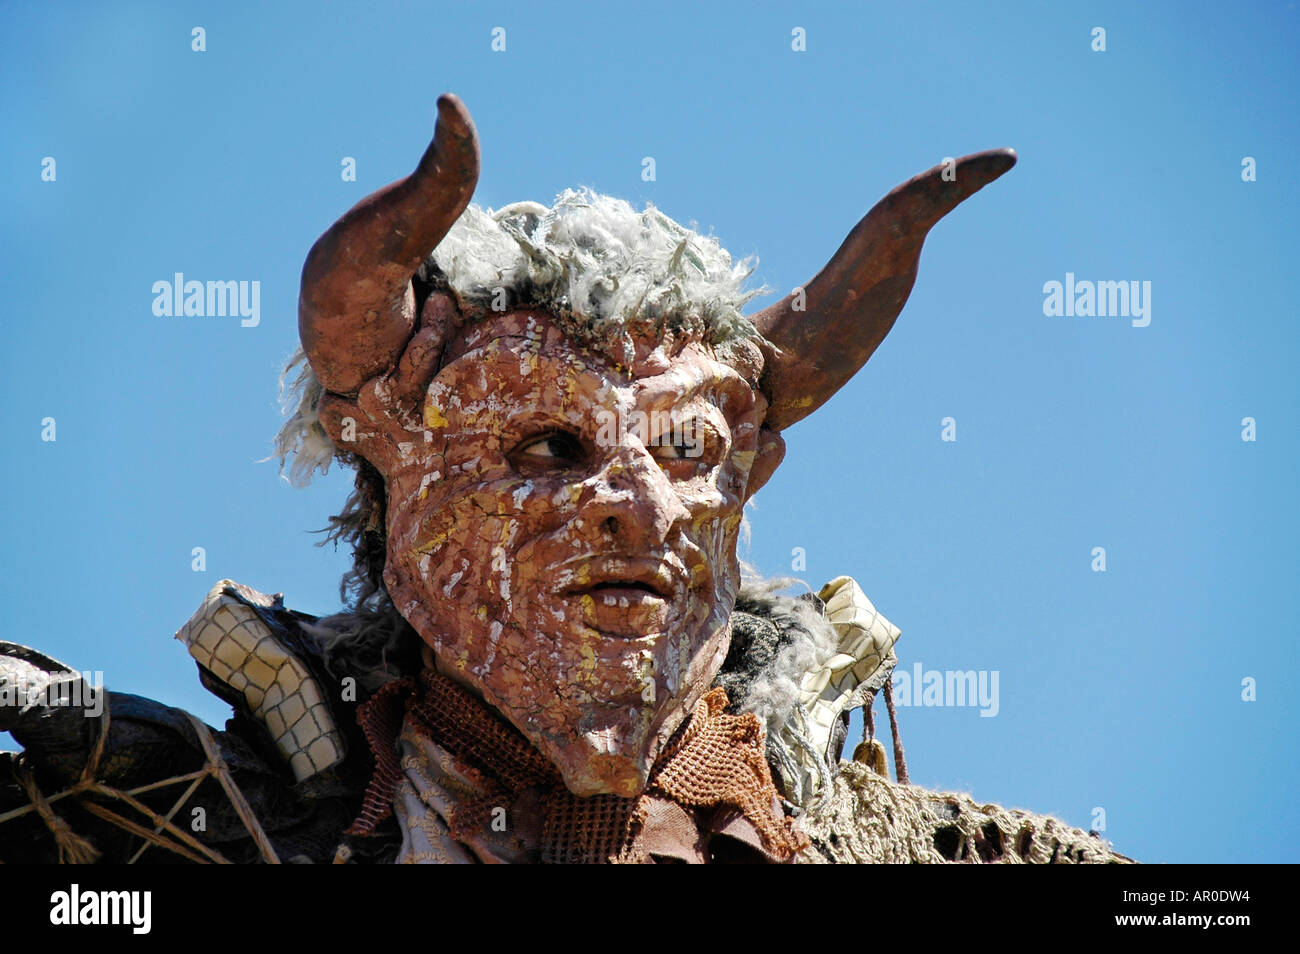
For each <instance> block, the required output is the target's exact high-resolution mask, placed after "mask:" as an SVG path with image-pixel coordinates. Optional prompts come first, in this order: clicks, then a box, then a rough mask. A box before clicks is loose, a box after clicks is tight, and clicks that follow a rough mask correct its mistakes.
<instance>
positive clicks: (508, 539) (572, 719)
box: [385, 311, 763, 796]
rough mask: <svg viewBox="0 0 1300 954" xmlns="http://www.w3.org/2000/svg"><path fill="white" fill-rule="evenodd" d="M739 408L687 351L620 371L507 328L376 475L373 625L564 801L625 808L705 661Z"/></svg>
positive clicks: (726, 605)
mask: <svg viewBox="0 0 1300 954" xmlns="http://www.w3.org/2000/svg"><path fill="white" fill-rule="evenodd" d="M756 400H757V401H761V400H762V399H761V398H757V399H756V398H755V394H754V391H753V389H752V388H751V386H750V385H749V384H748V383H747V382H746V381H745V380H744V378H742V377H741V375H739V374H738V373H737V372H736V371H734V370H733V369H732V368H731V367H729V366H728V365H726V364H723V363H721V362H719V361H718V360H716V359H715V358H714V357H713V356H712V352H711V350H710V349H709V348H708V347H707V346H704V345H701V344H698V343H687V344H684V345H681V346H679V347H677V348H675V349H674V347H673V345H672V344H671V343H667V344H658V343H655V342H650V341H642V342H639V343H638V344H637V347H636V353H635V358H634V360H633V361H632V364H631V367H630V368H626V367H620V366H619V364H618V363H617V362H616V361H614V360H613V359H611V358H608V357H606V356H602V355H600V354H597V353H595V352H594V351H592V350H588V349H585V348H582V347H580V346H577V345H575V344H574V343H573V342H572V341H570V340H569V339H568V338H567V337H566V336H565V334H564V333H563V332H562V331H561V330H560V329H559V328H558V327H557V326H556V325H555V324H554V323H553V322H552V320H551V319H549V318H548V317H547V316H546V315H544V314H542V313H538V312H524V311H517V312H510V313H507V314H504V315H500V316H494V317H492V318H490V319H487V320H485V321H484V322H482V323H479V324H477V325H475V326H473V327H472V328H471V329H469V330H468V331H467V332H466V333H465V334H464V335H463V337H461V338H460V339H459V340H458V341H456V342H455V343H453V344H452V345H451V346H450V347H449V349H448V352H447V354H446V355H445V356H444V366H443V368H442V370H441V371H439V373H438V374H437V376H436V377H435V378H434V380H433V382H432V384H431V385H430V386H429V388H428V391H427V394H426V396H425V399H424V405H423V418H424V420H423V424H424V427H423V432H422V437H423V441H424V443H423V446H420V444H419V442H418V441H417V442H416V443H415V444H407V445H404V446H403V447H402V448H400V450H401V455H400V457H399V458H398V459H395V460H394V461H393V462H392V465H391V466H389V467H387V468H385V470H386V473H385V477H386V485H387V491H388V511H387V513H388V528H387V529H388V564H387V569H386V571H385V581H386V583H387V585H388V589H389V593H390V595H391V596H392V598H393V600H394V603H395V604H396V605H397V607H398V609H399V610H400V611H401V612H402V613H403V615H404V616H405V617H406V618H407V619H408V620H409V621H410V623H411V624H412V625H413V626H414V627H415V629H416V630H417V631H418V632H419V634H420V635H421V637H422V638H423V639H424V640H425V642H427V643H428V644H429V645H430V646H431V647H432V649H433V651H434V653H435V655H436V657H437V660H438V665H439V668H440V670H441V671H443V672H445V673H446V674H447V675H449V676H451V677H452V678H455V679H458V680H460V681H462V682H463V683H465V684H466V685H468V686H470V687H471V688H473V689H474V690H475V691H477V692H478V693H479V694H481V695H482V696H483V698H484V699H485V700H486V701H487V702H488V703H489V704H491V705H492V706H493V707H495V708H496V709H497V710H499V711H500V712H501V713H502V714H503V715H505V717H506V718H508V719H509V720H510V721H511V722H512V723H513V724H514V725H515V726H516V727H518V728H519V729H520V730H521V731H522V732H523V733H524V734H525V735H526V736H527V737H528V738H529V739H530V740H531V741H532V742H533V743H534V744H535V745H536V746H537V747H538V749H539V750H540V751H541V752H542V753H543V754H545V755H546V756H547V757H548V758H550V760H551V761H552V762H553V763H555V765H556V766H557V767H558V768H559V770H560V772H561V773H562V775H563V777H564V780H565V782H566V784H567V786H568V787H569V789H570V790H571V791H573V792H575V793H576V794H579V795H594V794H598V793H604V792H608V793H615V794H619V795H624V796H627V795H632V794H635V793H637V792H639V791H641V789H642V788H644V786H645V783H646V779H647V776H648V773H649V771H650V767H651V765H652V764H653V762H654V759H655V757H656V756H657V754H658V752H659V751H660V750H661V748H662V747H663V744H664V743H665V742H666V741H667V740H668V738H669V736H670V735H671V734H672V732H673V730H674V729H676V727H677V725H678V724H679V723H680V721H681V719H682V718H683V717H684V715H685V714H686V713H687V712H689V711H690V708H691V706H692V705H693V704H694V703H695V701H696V700H697V699H698V698H699V697H700V696H701V695H702V694H703V693H704V692H705V691H706V690H707V688H708V686H709V684H710V683H711V682H712V680H713V678H714V676H715V674H716V672H717V670H718V667H719V666H720V665H721V663H722V660H723V658H724V656H725V655H726V651H727V646H728V641H729V636H730V632H729V629H728V626H727V620H728V617H729V615H730V612H731V608H732V606H733V604H734V601H735V595H736V590H737V587H738V585H739V567H738V564H737V560H736V537H737V533H738V530H739V526H740V522H741V515H742V514H741V509H742V505H743V501H744V498H745V488H746V484H747V482H748V479H749V472H750V468H751V466H752V464H753V461H754V456H755V450H756V442H757V440H758V429H759V428H758V425H759V419H760V414H761V412H762V410H763V409H762V408H761V407H758V406H756Z"/></svg>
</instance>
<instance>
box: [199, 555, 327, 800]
mask: <svg viewBox="0 0 1300 954" xmlns="http://www.w3.org/2000/svg"><path fill="white" fill-rule="evenodd" d="M280 608H281V607H280V605H279V600H278V599H276V598H274V597H271V596H267V595H266V594H265V593H259V592H258V591H257V590H254V589H250V588H249V587H246V586H241V585H240V584H238V583H235V582H234V581H232V580H221V581H220V582H219V583H217V584H216V585H215V586H214V587H212V589H211V590H209V591H208V595H207V596H206V597H205V598H204V600H203V604H202V605H201V606H200V607H199V608H198V611H197V612H196V613H195V614H194V615H193V616H192V617H191V618H190V621H189V622H188V623H186V624H185V625H184V626H182V627H181V628H180V629H179V630H178V631H177V633H176V638H177V639H179V640H180V641H181V642H182V643H184V644H185V647H186V648H187V649H188V650H189V652H190V655H191V656H193V657H194V659H195V661H196V662H197V663H198V664H199V666H201V667H202V668H203V669H204V670H206V671H207V672H208V673H210V674H211V675H212V676H213V677H214V678H215V679H216V680H217V681H219V682H220V683H222V684H223V685H225V686H228V687H230V688H231V689H232V690H234V692H235V693H237V694H238V695H239V696H241V697H242V698H243V700H244V702H245V703H246V705H247V707H248V711H249V713H250V714H251V715H252V716H253V717H254V718H256V719H257V720H258V721H260V722H261V723H262V724H263V725H264V726H266V729H267V731H268V732H269V733H270V734H271V737H272V739H274V740H275V744H276V746H277V747H278V748H279V750H280V753H281V754H282V755H283V756H284V758H285V761H287V762H288V763H289V767H290V768H291V769H292V771H293V775H294V778H295V779H297V780H298V781H299V782H302V781H304V780H306V779H308V778H311V777H312V776H314V775H318V774H320V773H321V772H323V771H325V770H326V769H328V768H330V767H331V766H334V765H337V764H338V763H339V762H341V761H342V760H343V757H344V755H345V745H344V740H343V734H342V732H340V731H339V728H338V725H337V723H336V722H335V719H334V715H333V713H332V712H331V710H330V706H329V704H328V703H327V702H326V695H325V692H324V689H323V686H322V685H321V683H320V681H319V680H318V679H317V678H316V677H315V676H313V674H312V671H311V669H310V667H309V666H308V665H307V663H306V662H305V661H304V659H303V658H301V654H300V653H296V652H294V650H293V648H292V647H291V646H290V645H288V642H289V640H288V639H287V633H285V632H283V631H277V627H274V626H273V625H271V622H270V620H269V619H268V614H269V613H270V612H271V611H273V610H276V609H280Z"/></svg>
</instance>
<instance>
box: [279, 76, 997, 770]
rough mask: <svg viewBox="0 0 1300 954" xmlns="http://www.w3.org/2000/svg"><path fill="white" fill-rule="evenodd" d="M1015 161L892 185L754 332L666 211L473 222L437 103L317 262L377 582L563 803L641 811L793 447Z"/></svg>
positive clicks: (458, 113) (331, 358)
mask: <svg viewBox="0 0 1300 954" xmlns="http://www.w3.org/2000/svg"><path fill="white" fill-rule="evenodd" d="M1014 162H1015V155H1014V153H1012V152H1011V151H1010V150H1000V151H993V152H985V153H979V154H976V155H973V156H968V157H966V158H964V159H961V160H959V161H958V162H956V163H955V165H950V166H949V167H947V168H946V169H945V167H942V166H941V167H936V168H934V169H932V170H930V171H929V172H927V173H924V174H922V175H920V176H918V177H916V178H914V179H912V180H911V181H910V182H908V183H906V184H904V185H902V186H900V187H898V188H897V189H895V190H894V191H893V192H891V193H890V194H889V195H888V196H886V197H885V198H884V199H883V200H882V201H881V202H880V203H878V204H877V205H876V206H875V208H873V209H872V210H871V211H870V212H869V213H868V214H867V216H866V217H865V218H864V219H862V221H861V222H860V223H859V224H858V225H857V227H856V228H854V230H853V231H852V232H851V233H850V235H849V237H848V238H847V239H846V240H845V242H844V244H843V245H842V246H841V247H840V249H839V251H838V252H836V254H835V256H834V257H833V258H832V259H831V261H830V263H829V264H828V265H827V266H826V267H825V268H824V269H823V270H822V271H821V272H820V273H819V274H818V275H817V277H816V278H814V279H813V280H812V281H810V282H809V283H807V285H806V286H805V287H804V288H803V289H801V290H798V291H797V293H796V294H794V295H791V296H788V297H786V298H784V299H782V300H781V301H779V302H777V303H776V304H774V305H772V306H771V307H769V308H767V309H765V310H763V311H761V312H759V313H758V314H756V315H754V316H752V317H751V318H749V319H745V318H743V317H742V316H741V314H740V310H739V309H740V306H741V305H743V304H744V303H745V302H746V301H747V300H748V298H749V297H751V295H752V294H753V293H752V292H744V291H742V290H741V282H742V280H743V279H744V278H745V277H746V276H747V274H748V270H747V269H746V268H745V267H744V264H743V263H742V264H741V265H732V263H731V260H730V257H729V256H727V254H726V253H725V252H724V251H722V250H721V249H720V248H719V247H718V246H717V243H716V242H714V241H712V240H709V239H704V238H702V237H701V236H698V235H696V234H695V233H694V232H691V231H690V230H688V229H684V228H683V227H681V226H679V225H677V224H676V223H674V222H672V221H671V220H670V219H668V218H667V217H665V216H663V215H662V214H660V213H658V212H657V211H656V210H654V209H647V210H646V211H645V212H644V213H635V212H633V211H632V210H631V209H630V207H629V206H627V205H626V204H625V203H620V202H617V201H616V200H611V199H607V198H605V197H601V196H596V195H593V194H590V193H585V192H570V193H565V194H564V195H562V196H561V197H560V198H559V199H558V200H557V202H556V204H555V206H554V207H553V208H550V209H547V208H545V207H543V206H540V205H537V204H535V203H520V204H517V205H514V206H509V207H507V208H506V209H503V210H501V211H499V212H497V213H495V214H490V213H486V212H483V211H481V210H479V209H477V208H473V207H468V206H469V201H470V197H471V195H472V193H473V191H474V187H475V184H476V182H477V179H478V171H479V146H478V139H477V135H476V133H475V130H474V126H473V123H472V122H471V120H470V117H469V114H468V112H467V111H466V109H465V107H464V106H463V105H462V104H461V103H460V101H459V100H458V99H457V98H456V97H454V96H450V95H446V96H443V97H442V98H440V99H439V101H438V124H437V129H436V132H435V135H434V139H433V142H432V144H431V145H430V146H429V149H428V150H427V151H426V152H425V154H424V156H423V158H422V159H421V160H420V163H419V166H418V167H417V168H416V170H415V172H414V173H412V174H411V175H410V176H409V177H407V178H405V179H402V180H401V181H399V182H396V183H393V184H392V185H390V186H388V187H386V188H384V189H381V190H379V191H378V192H376V193H374V194H372V195H370V196H368V197H367V198H365V199H363V200H362V201H361V202H360V203H358V204H357V205H356V206H355V207H354V208H352V209H351V210H350V211H349V212H347V213H346V214H345V215H344V216H343V218H341V219H340V220H339V221H338V222H337V223H336V224H335V225H334V226H333V227H332V228H330V229H329V231H328V232H326V233H325V235H324V236H322V237H321V239H320V240H319V241H318V242H317V243H316V244H315V246H314V247H313V248H312V250H311V253H310V254H309V256H308V258H307V262H306V265H305V266H304V268H303V278H302V295H301V299H300V305H299V328H300V332H301V336H302V344H303V349H304V351H305V353H306V355H307V358H308V359H309V361H310V366H311V369H312V371H313V372H314V375H315V378H316V380H317V381H318V382H319V389H318V390H317V391H316V398H315V407H314V412H315V413H316V414H317V415H318V417H319V422H320V425H321V426H322V427H323V428H324V430H325V432H326V433H327V434H328V436H329V438H330V439H331V440H332V441H333V443H334V445H335V446H336V447H337V448H340V449H346V450H348V451H350V452H352V453H355V454H357V455H359V456H361V457H363V458H364V459H365V460H367V461H368V462H369V463H370V464H371V465H373V466H374V467H375V468H376V469H377V470H378V472H379V473H380V474H381V475H382V477H383V480H384V485H385V490H386V495H387V509H386V517H385V519H386V527H385V531H386V541H387V559H386V566H385V572H384V581H385V584H386V586H387V588H388V592H389V595H390V596H391V598H392V600H393V602H394V604H395V606H396V607H397V609H398V610H399V611H400V612H401V614H402V615H403V616H404V617H405V618H406V619H407V621H409V622H410V624H411V625H412V626H413V627H414V629H415V630H416V632H417V633H418V634H419V635H420V637H421V638H422V639H423V641H424V642H425V643H426V644H427V646H428V647H429V651H430V653H429V655H430V664H431V665H434V666H436V667H437V669H438V670H439V671H440V672H442V673H443V674H445V675H447V676H449V677H451V678H453V679H456V680H458V681H459V682H461V683H462V684H463V685H465V686H466V687H468V688H470V689H471V690H473V691H474V692H475V693H477V694H478V695H480V696H481V697H482V698H483V699H484V700H485V701H487V702H488V703H489V704H490V705H491V706H493V707H494V708H495V709H496V710H497V711H499V712H500V713H501V714H502V715H503V716H504V717H505V718H506V719H508V720H509V721H510V722H511V723H512V724H513V725H514V726H516V727H517V728H518V729H519V730H520V731H521V732H522V733H523V734H524V735H525V736H526V737H527V738H528V739H529V740H530V741H531V742H532V743H533V744H534V745H535V746H536V747H537V749H538V750H540V751H541V752H542V753H543V754H544V755H545V756H546V757H547V758H548V759H550V761H551V762H553V763H554V764H555V765H556V767H557V768H558V769H559V771H560V772H561V774H562V776H563V779H564V782H565V784H566V786H567V787H568V788H569V790H570V791H572V792H573V793H575V794H577V795H594V794H598V793H612V794H617V795H621V796H630V795H634V794H636V793H637V792H639V791H641V790H642V788H644V786H645V784H646V780H647V777H648V775H649V773H650V770H651V767H652V765H653V764H654V761H655V759H656V757H657V755H658V754H659V752H660V751H661V750H662V748H663V746H664V744H665V743H666V741H667V740H668V739H669V737H670V736H671V734H672V733H673V731H674V730H675V729H676V728H677V726H678V724H679V723H680V722H681V721H682V719H683V718H684V717H685V716H686V714H687V713H689V712H690V711H691V707H692V706H693V705H694V704H695V703H696V701H698V700H699V699H700V697H701V696H702V695H703V694H704V693H705V692H706V691H707V690H708V688H709V686H710V684H711V683H712V681H713V680H714V678H715V676H716V675H717V672H718V669H719V667H720V666H721V664H722V661H723V659H724V657H725V655H726V652H727V648H728V642H729V636H730V631H729V629H728V618H729V616H730V614H731V610H732V606H733V604H734V602H735V597H736V593H737V590H738V588H739V583H740V570H739V564H738V562H737V557H736V540H737V535H738V532H739V528H740V524H741V517H742V508H743V506H744V503H745V501H746V500H747V499H748V498H749V497H750V496H752V495H753V494H754V493H755V491H757V490H758V489H759V488H760V487H761V486H762V485H763V484H764V483H765V482H766V481H767V479H768V478H769V477H770V476H771V475H772V472H773V471H774V470H775V468H776V467H777V465H778V464H779V463H780V461H781V458H782V454H783V452H784V443H783V441H782V438H781V432H782V431H783V430H784V429H785V428H787V427H790V426H791V425H792V424H794V423H796V422H797V421H799V420H801V419H802V418H804V417H806V416H807V415H808V414H811V413H812V412H813V411H815V410H816V409H817V408H818V407H820V406H821V405H822V404H824V403H825V402H826V401H827V400H828V399H829V398H830V397H831V395H833V394H834V393H835V392H836V390H838V389H839V388H840V387H841V386H842V385H843V384H844V383H845V382H847V381H848V379H849V378H850V377H851V376H852V375H853V374H854V373H856V372H857V371H858V369H859V368H861V367H862V366H863V364H865V363H866V361H867V359H868V358H869V357H870V356H871V354H872V352H873V351H874V350H875V349H876V347H877V346H878V345H879V344H880V342H881V340H882V339H883V338H884V336H885V334H886V333H887V332H888V331H889V329H890V327H891V326H892V325H893V323H894V320H895V318H896V317H897V316H898V313H899V312H900V310H901V309H902V307H903V304H904V302H905V301H906V300H907V296H908V294H909V292H910V290H911V287H912V283H913V281H914V279H915V277H916V269H917V263H918V259H919V255H920V251H921V245H922V242H923V241H924V239H925V236H926V233H927V232H928V231H929V229H930V228H931V227H932V226H933V225H934V224H935V222H937V221H938V220H939V219H940V218H941V217H942V216H943V215H945V214H946V213H947V212H948V211H950V210H951V209H952V208H953V207H955V206H956V205H957V204H958V203H959V202H961V201H962V200H963V199H965V198H967V197H968V196H970V195H971V194H973V193H974V192H976V191H978V190H979V189H980V188H982V187H983V186H984V185H986V184H987V183H988V182H991V181H992V180H993V179H996V178H997V177H998V176H1000V175H1001V174H1002V173H1004V172H1005V171H1006V170H1007V169H1009V168H1010V167H1011V166H1012V165H1013V164H1014ZM945 173H946V174H945Z"/></svg>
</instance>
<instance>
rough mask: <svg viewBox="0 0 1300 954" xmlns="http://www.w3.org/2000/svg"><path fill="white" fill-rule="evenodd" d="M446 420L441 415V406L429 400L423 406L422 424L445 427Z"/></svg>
mask: <svg viewBox="0 0 1300 954" xmlns="http://www.w3.org/2000/svg"><path fill="white" fill-rule="evenodd" d="M447 424H448V421H447V419H446V418H445V417H443V415H442V408H440V407H438V405H436V404H434V403H433V402H432V401H430V402H429V403H428V404H426V405H425V406H424V426H425V427H432V428H439V427H446V426H447Z"/></svg>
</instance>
